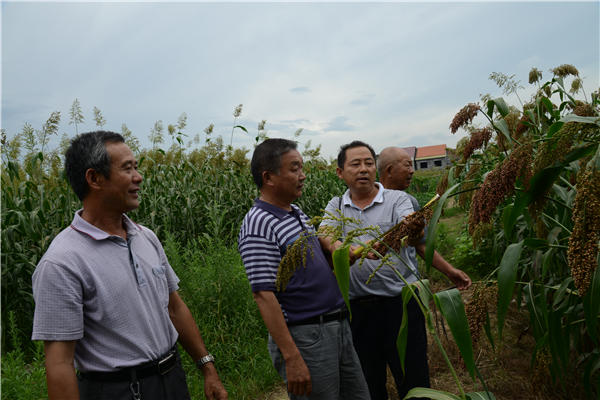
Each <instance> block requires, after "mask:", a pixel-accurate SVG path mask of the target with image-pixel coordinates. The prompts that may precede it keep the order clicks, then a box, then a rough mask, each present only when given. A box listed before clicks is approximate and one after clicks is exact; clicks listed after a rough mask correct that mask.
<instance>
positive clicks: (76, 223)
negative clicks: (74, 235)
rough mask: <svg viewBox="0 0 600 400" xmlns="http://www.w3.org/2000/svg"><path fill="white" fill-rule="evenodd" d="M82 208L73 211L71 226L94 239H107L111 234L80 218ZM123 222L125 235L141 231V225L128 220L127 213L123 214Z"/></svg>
mask: <svg viewBox="0 0 600 400" xmlns="http://www.w3.org/2000/svg"><path fill="white" fill-rule="evenodd" d="M82 212H83V209H81V210H77V211H76V212H75V217H74V218H73V222H71V228H73V229H75V230H76V231H78V232H81V233H85V234H86V235H88V236H90V237H91V238H92V239H94V240H103V239H108V238H109V237H110V236H111V235H109V234H108V233H106V232H104V231H103V230H102V229H99V228H97V227H95V226H94V225H92V224H90V223H89V222H87V221H86V220H85V219H83V218H81V213H82ZM123 224H124V225H125V230H126V231H127V235H128V236H129V235H135V234H136V232H141V230H142V227H141V226H139V225H138V224H136V223H135V222H133V221H132V220H130V219H129V218H128V217H127V215H125V214H123Z"/></svg>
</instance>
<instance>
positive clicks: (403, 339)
mask: <svg viewBox="0 0 600 400" xmlns="http://www.w3.org/2000/svg"><path fill="white" fill-rule="evenodd" d="M411 298H412V294H411V292H410V290H409V289H408V287H407V286H404V287H403V288H402V322H401V323H400V330H399V331H398V339H396V347H397V348H398V355H399V356H400V365H401V366H402V373H404V372H405V369H404V361H405V358H406V343H407V341H408V312H407V309H406V305H407V304H408V302H409V300H410V299H411Z"/></svg>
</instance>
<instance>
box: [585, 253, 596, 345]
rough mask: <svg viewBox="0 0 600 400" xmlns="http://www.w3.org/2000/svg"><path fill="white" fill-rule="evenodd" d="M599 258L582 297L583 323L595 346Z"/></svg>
mask: <svg viewBox="0 0 600 400" xmlns="http://www.w3.org/2000/svg"><path fill="white" fill-rule="evenodd" d="M598 271H600V258H598V267H597V268H596V272H595V273H594V275H593V276H592V282H591V283H590V287H589V288H588V291H587V293H586V294H585V297H584V298H583V312H584V315H585V324H586V325H587V329H588V333H589V335H590V337H591V338H592V340H593V341H594V343H595V344H596V346H598V345H599V343H598V342H599V340H598V339H599V338H598V336H597V335H598V330H597V324H598V314H599V313H600V272H598Z"/></svg>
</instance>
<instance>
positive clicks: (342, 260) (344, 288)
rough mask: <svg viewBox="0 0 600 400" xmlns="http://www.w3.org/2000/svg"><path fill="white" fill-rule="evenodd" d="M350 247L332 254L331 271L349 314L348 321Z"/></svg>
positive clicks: (341, 248) (344, 247)
mask: <svg viewBox="0 0 600 400" xmlns="http://www.w3.org/2000/svg"><path fill="white" fill-rule="evenodd" d="M349 252H350V247H346V246H342V247H340V248H338V249H337V250H336V251H334V252H333V255H332V259H333V270H334V271H335V279H336V280H337V283H338V286H339V287H340V291H341V292H342V297H343V298H344V301H345V302H346V307H348V312H350V319H352V309H351V308H350V297H349V291H350V253H349Z"/></svg>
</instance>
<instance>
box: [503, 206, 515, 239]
mask: <svg viewBox="0 0 600 400" xmlns="http://www.w3.org/2000/svg"><path fill="white" fill-rule="evenodd" d="M512 208H513V205H512V204H511V205H508V206H506V207H504V211H502V222H503V224H504V236H505V237H506V240H510V238H511V232H509V231H508V230H507V229H506V228H507V226H509V223H508V221H509V217H510V211H511V210H512ZM513 226H514V225H513ZM511 228H512V226H511Z"/></svg>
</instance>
